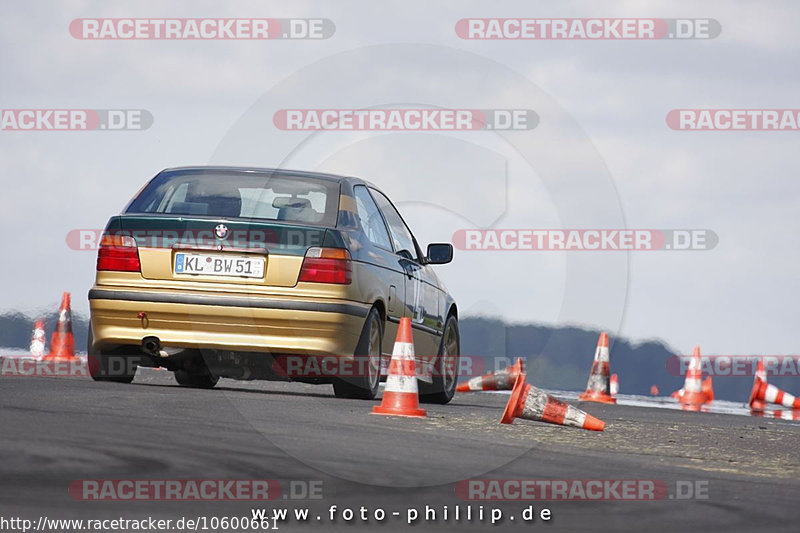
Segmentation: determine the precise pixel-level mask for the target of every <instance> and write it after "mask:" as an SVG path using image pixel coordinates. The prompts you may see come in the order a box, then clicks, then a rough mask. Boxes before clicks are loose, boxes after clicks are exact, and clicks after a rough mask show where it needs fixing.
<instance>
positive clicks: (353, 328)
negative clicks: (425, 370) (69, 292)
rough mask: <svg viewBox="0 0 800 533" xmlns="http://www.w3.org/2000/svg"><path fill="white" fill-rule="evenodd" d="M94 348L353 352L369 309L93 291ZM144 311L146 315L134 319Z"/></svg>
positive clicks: (302, 302) (283, 300) (312, 302)
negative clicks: (149, 343)
mask: <svg viewBox="0 0 800 533" xmlns="http://www.w3.org/2000/svg"><path fill="white" fill-rule="evenodd" d="M89 308H90V310H91V322H92V332H93V335H94V344H95V346H96V347H98V348H101V349H102V348H103V347H112V346H118V345H140V344H141V342H142V339H143V338H144V337H148V336H155V337H158V338H159V339H160V340H161V343H162V344H163V345H164V346H165V347H167V348H207V349H219V350H232V351H251V352H271V353H287V354H315V355H350V356H352V354H353V352H354V351H355V348H356V344H357V343H358V337H359V336H360V334H361V329H362V327H363V325H364V318H365V317H366V316H367V313H368V312H369V309H370V306H369V305H367V304H363V303H359V302H350V301H344V300H326V301H321V300H319V299H317V300H312V299H300V298H275V297H266V296H261V295H259V296H245V295H226V294H207V293H206V294H204V293H199V292H194V291H192V292H175V291H153V290H148V291H142V290H125V289H111V288H103V287H95V288H93V289H92V290H90V291H89ZM142 312H144V313H145V314H146V318H139V314H140V313H142Z"/></svg>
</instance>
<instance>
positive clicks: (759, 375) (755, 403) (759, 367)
mask: <svg viewBox="0 0 800 533" xmlns="http://www.w3.org/2000/svg"><path fill="white" fill-rule="evenodd" d="M759 379H760V380H761V381H763V382H764V383H766V382H767V369H766V368H764V361H763V360H761V359H759V360H758V363H757V364H756V373H755V376H754V377H753V386H755V385H756V380H759ZM766 407H767V402H765V401H764V400H757V399H756V398H753V397H752V396H751V398H750V411H755V412H757V413H761V412H763V411H764V409H766Z"/></svg>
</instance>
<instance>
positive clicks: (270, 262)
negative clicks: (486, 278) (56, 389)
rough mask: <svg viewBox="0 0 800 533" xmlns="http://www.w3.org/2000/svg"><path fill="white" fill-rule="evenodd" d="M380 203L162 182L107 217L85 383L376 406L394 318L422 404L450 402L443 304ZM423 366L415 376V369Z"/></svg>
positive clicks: (261, 179) (266, 180) (247, 181)
mask: <svg viewBox="0 0 800 533" xmlns="http://www.w3.org/2000/svg"><path fill="white" fill-rule="evenodd" d="M452 256H453V248H452V246H451V245H450V244H441V243H439V244H430V245H428V247H427V250H426V252H425V253H423V252H422V250H421V249H420V247H419V245H418V243H417V241H416V239H415V238H414V236H413V234H412V233H411V231H410V230H409V228H408V226H407V225H406V223H405V222H404V220H403V218H402V217H401V215H400V213H399V212H398V211H397V209H396V208H395V207H394V205H393V204H392V202H391V201H390V200H389V198H387V197H386V195H385V194H383V193H382V192H381V191H380V190H379V189H377V188H376V187H375V186H374V185H372V184H370V183H369V182H367V181H364V180H361V179H358V178H353V177H342V176H334V175H330V174H321V173H314V172H301V171H290V170H277V169H255V168H236V167H183V168H173V169H167V170H164V171H162V172H160V173H159V174H158V175H157V176H155V177H154V178H153V179H152V180H151V181H150V182H149V183H147V184H146V185H145V186H144V187H143V188H142V190H141V191H140V192H139V193H138V194H137V195H136V197H135V198H133V200H131V202H130V203H129V204H128V206H127V207H126V208H125V209H124V211H123V212H122V214H120V215H118V216H114V217H112V218H111V219H110V220H109V221H108V224H107V226H106V228H105V231H104V233H103V236H102V238H101V241H100V245H99V249H98V257H97V277H96V281H95V284H94V286H93V287H92V289H91V290H90V291H89V307H90V310H91V327H90V329H89V341H88V345H89V363H90V371H91V373H92V376H93V377H94V379H95V380H98V381H117V382H124V383H130V382H131V381H132V380H133V378H134V374H135V371H136V367H137V366H153V367H163V368H166V369H168V370H171V371H174V373H175V379H176V380H177V382H178V383H179V384H181V385H184V386H190V387H206V388H210V387H213V386H214V385H215V384H216V383H217V381H218V379H219V378H220V377H227V378H234V379H276V380H296V381H303V382H310V383H329V384H332V385H333V388H334V392H335V394H336V396H338V397H347V398H365V399H371V398H374V397H375V395H376V393H377V390H378V386H379V381H380V379H381V376H382V374H385V369H386V367H387V366H388V365H387V361H388V358H389V356H390V354H391V351H392V345H393V342H394V338H395V335H396V332H397V327H398V323H399V321H400V319H401V318H403V317H409V318H410V319H411V322H412V328H413V337H414V344H415V352H416V354H417V355H416V357H417V360H418V365H417V366H418V369H423V370H420V373H421V376H420V379H421V381H420V398H421V400H423V401H428V402H438V403H446V402H448V401H450V399H451V398H452V397H453V393H454V391H455V385H456V369H457V365H458V355H459V331H458V312H457V308H456V304H455V301H454V300H453V298H452V296H451V295H450V294H449V293H448V292H447V289H446V288H445V286H444V284H443V283H442V282H441V281H440V280H439V278H438V276H437V275H436V274H435V273H434V271H433V269H432V267H431V265H435V264H443V263H448V262H450V261H451V260H452ZM424 369H427V371H425V370H424Z"/></svg>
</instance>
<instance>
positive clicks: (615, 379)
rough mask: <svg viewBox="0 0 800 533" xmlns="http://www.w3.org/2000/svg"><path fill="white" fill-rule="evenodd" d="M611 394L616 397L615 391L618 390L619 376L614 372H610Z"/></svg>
mask: <svg viewBox="0 0 800 533" xmlns="http://www.w3.org/2000/svg"><path fill="white" fill-rule="evenodd" d="M610 388H611V396H614V397H616V396H617V393H618V392H619V376H618V375H616V374H611V385H610Z"/></svg>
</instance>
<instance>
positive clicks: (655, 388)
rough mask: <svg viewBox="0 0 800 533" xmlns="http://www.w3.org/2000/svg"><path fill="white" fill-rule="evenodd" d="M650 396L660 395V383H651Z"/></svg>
mask: <svg viewBox="0 0 800 533" xmlns="http://www.w3.org/2000/svg"><path fill="white" fill-rule="evenodd" d="M650 396H658V385H650Z"/></svg>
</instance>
